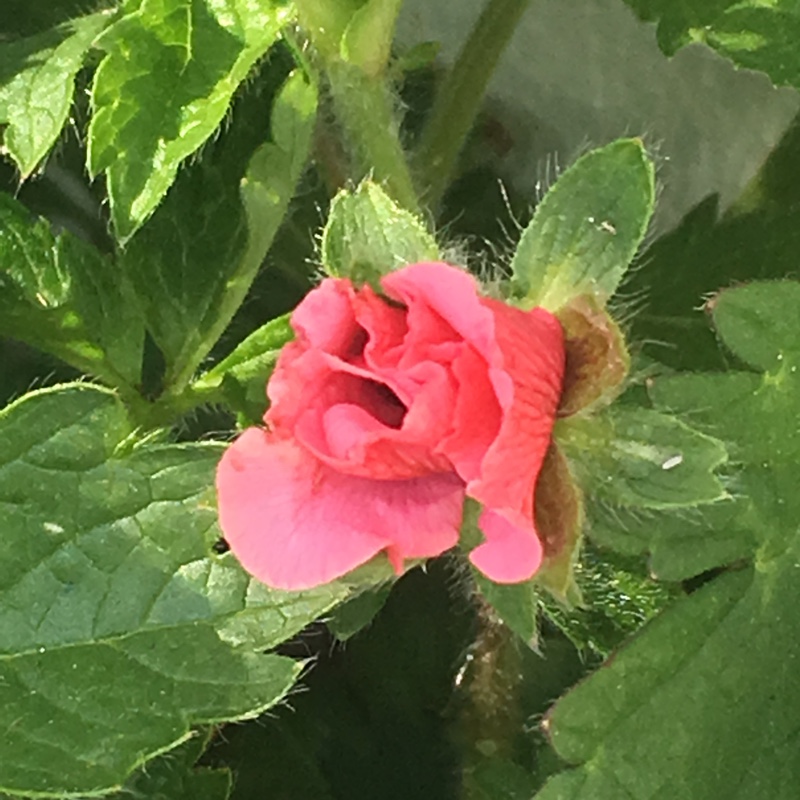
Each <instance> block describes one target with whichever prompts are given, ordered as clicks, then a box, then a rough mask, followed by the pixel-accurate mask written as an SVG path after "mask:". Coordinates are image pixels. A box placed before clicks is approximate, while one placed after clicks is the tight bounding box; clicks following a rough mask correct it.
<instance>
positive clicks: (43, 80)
mask: <svg viewBox="0 0 800 800" xmlns="http://www.w3.org/2000/svg"><path fill="white" fill-rule="evenodd" d="M110 19H111V18H110V16H109V14H106V13H99V14H92V15H90V16H87V17H81V18H79V19H75V20H72V21H70V22H68V23H65V24H63V25H60V26H59V27H57V28H53V29H52V30H50V31H47V32H46V33H41V34H37V35H36V36H31V37H29V38H27V39H19V40H17V41H11V42H7V43H5V44H0V125H3V124H4V123H5V124H6V126H7V127H6V129H5V131H4V132H3V137H2V141H3V147H4V149H5V151H6V152H7V153H8V154H9V155H10V156H11V158H12V159H13V160H14V162H15V163H16V165H17V167H18V168H19V171H20V173H21V175H22V178H23V179H24V178H27V177H28V176H29V175H30V174H31V173H32V172H33V171H34V170H35V169H36V167H37V165H38V164H39V162H40V161H41V160H42V159H43V158H44V157H45V155H46V154H47V152H48V151H49V150H50V148H51V147H52V146H53V145H54V144H55V142H56V139H57V138H58V135H59V134H60V133H61V129H62V128H63V127H64V123H65V122H66V120H67V114H68V113H69V108H70V105H71V104H72V94H73V91H74V88H75V86H74V82H75V74H76V73H77V72H78V70H79V69H80V68H81V66H82V65H83V60H84V58H85V56H86V53H87V51H88V50H89V48H90V47H91V46H92V42H93V41H94V40H95V38H96V37H97V36H98V35H99V34H100V32H101V31H102V30H103V29H104V28H105V27H106V25H108V23H109V21H110Z"/></svg>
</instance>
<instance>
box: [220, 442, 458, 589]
mask: <svg viewBox="0 0 800 800" xmlns="http://www.w3.org/2000/svg"><path fill="white" fill-rule="evenodd" d="M217 494H218V501H219V517H220V526H221V527H222V530H223V532H224V534H225V538H226V540H227V541H228V544H229V545H230V547H231V550H232V551H233V553H234V555H236V557H237V558H238V559H239V561H240V562H241V563H242V566H243V567H244V568H245V569H246V570H247V571H248V572H250V573H251V574H252V575H254V576H255V577H256V578H258V579H259V580H261V581H263V582H264V583H266V584H268V585H269V586H273V587H275V588H279V589H289V590H294V589H306V588H310V587H313V586H318V585H320V584H324V583H327V582H329V581H331V580H333V579H335V578H338V577H340V576H341V575H344V574H345V573H347V572H349V571H350V570H352V569H354V568H355V567H357V566H359V565H360V564H363V563H364V562H366V561H368V560H369V559H370V558H372V557H373V556H374V555H375V554H376V553H378V552H380V551H381V550H384V549H385V550H387V551H388V552H389V555H390V557H391V558H392V561H393V563H394V564H395V565H396V566H397V567H400V568H401V567H402V560H403V559H404V558H427V557H432V556H436V555H439V554H441V553H443V552H444V551H445V550H447V549H449V548H450V547H452V546H453V545H454V544H455V543H456V541H457V540H458V529H459V525H460V522H461V510H462V504H463V498H464V485H463V482H462V481H461V480H459V479H458V477H457V476H455V475H453V474H449V473H444V474H434V475H429V476H426V477H424V478H415V479H412V480H404V481H376V480H370V479H368V478H359V477H353V476H348V475H343V474H341V473H339V472H336V471H335V470H333V469H331V468H329V467H328V466H326V465H325V464H322V463H321V462H319V461H318V460H317V459H315V458H314V457H313V456H312V455H311V454H310V453H309V452H308V451H306V450H305V449H304V448H302V447H300V446H299V445H298V444H296V443H295V442H293V441H291V440H286V439H283V440H278V439H277V438H276V437H275V436H274V435H273V434H270V433H269V432H267V431H264V430H261V429H258V428H251V429H249V430H247V431H245V432H244V433H243V434H242V435H241V436H240V437H239V438H238V439H237V440H236V441H235V442H234V443H233V444H232V445H231V447H229V448H228V450H227V451H226V453H225V455H224V456H223V458H222V461H221V462H220V464H219V467H218V470H217Z"/></svg>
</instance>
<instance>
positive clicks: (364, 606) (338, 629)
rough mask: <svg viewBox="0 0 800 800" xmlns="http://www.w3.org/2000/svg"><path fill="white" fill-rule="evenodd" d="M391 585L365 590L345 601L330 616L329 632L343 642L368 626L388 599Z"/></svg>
mask: <svg viewBox="0 0 800 800" xmlns="http://www.w3.org/2000/svg"><path fill="white" fill-rule="evenodd" d="M391 591H392V584H391V583H386V584H383V585H382V586H376V587H374V588H369V589H365V590H364V591H363V592H359V593H358V594H356V595H355V596H354V597H351V598H350V599H349V600H346V601H345V602H344V603H342V604H341V605H340V606H338V607H337V608H336V609H335V610H334V611H333V613H332V614H331V617H330V619H329V620H328V622H327V625H328V629H329V630H330V632H331V633H332V634H333V635H334V636H335V637H336V638H337V639H338V640H339V641H340V642H344V641H346V640H347V639H349V638H350V637H351V636H355V635H356V634H357V633H358V632H359V631H360V630H361V629H362V628H365V627H366V626H367V625H369V624H370V623H371V622H372V620H373V619H375V616H376V615H377V613H378V612H379V611H380V610H381V609H382V608H383V606H384V605H385V604H386V601H387V600H388V599H389V593H390V592H391Z"/></svg>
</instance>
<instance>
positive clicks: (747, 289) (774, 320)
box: [708, 281, 800, 373]
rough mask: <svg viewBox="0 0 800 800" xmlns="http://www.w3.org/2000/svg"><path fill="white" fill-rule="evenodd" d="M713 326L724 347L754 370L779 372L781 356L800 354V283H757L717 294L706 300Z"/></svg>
mask: <svg viewBox="0 0 800 800" xmlns="http://www.w3.org/2000/svg"><path fill="white" fill-rule="evenodd" d="M708 307H709V308H710V309H711V312H712V314H713V319H714V327H715V328H716V329H717V333H718V334H719V335H720V337H722V340H723V341H724V342H725V344H726V345H727V346H728V347H729V348H730V349H731V350H732V351H733V352H734V353H735V354H736V355H737V356H739V358H741V359H742V361H744V362H745V363H747V364H749V365H750V366H752V367H755V368H756V369H760V370H765V371H768V372H777V373H780V372H781V371H782V370H783V369H784V368H788V369H791V366H789V367H784V365H783V363H782V362H783V357H784V353H785V352H787V351H789V352H790V353H798V352H800V328H798V326H797V325H795V324H794V322H795V317H796V315H797V310H798V309H799V308H800V283H796V282H794V281H776V282H772V283H767V282H759V283H753V284H750V285H749V286H742V287H738V288H736V289H728V290H723V291H722V292H720V293H719V294H718V295H717V296H716V297H715V298H713V299H712V300H710V301H709V303H708Z"/></svg>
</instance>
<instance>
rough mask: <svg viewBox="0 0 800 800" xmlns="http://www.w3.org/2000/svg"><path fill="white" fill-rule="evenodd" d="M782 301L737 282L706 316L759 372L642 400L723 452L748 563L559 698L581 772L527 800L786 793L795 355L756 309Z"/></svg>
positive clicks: (792, 687)
mask: <svg viewBox="0 0 800 800" xmlns="http://www.w3.org/2000/svg"><path fill="white" fill-rule="evenodd" d="M797 292H798V287H797V285H796V284H794V285H792V284H790V283H788V282H783V283H772V284H753V285H752V286H745V287H741V288H737V289H731V290H728V291H727V292H726V293H723V296H722V297H721V298H719V302H717V304H716V306H715V308H714V316H715V321H717V322H718V323H719V329H720V331H723V330H725V331H726V333H725V334H723V338H724V341H725V343H726V344H727V345H728V346H729V347H730V348H731V350H733V352H735V353H736V354H737V355H740V357H742V358H743V359H744V360H751V361H761V360H762V359H763V360H765V363H766V361H769V360H771V354H775V348H776V346H777V347H778V351H779V352H780V354H782V355H783V358H782V359H780V361H778V360H777V358H775V359H774V360H772V363H773V368H772V369H771V370H770V371H768V372H766V373H765V374H763V375H757V374H754V373H735V372H734V373H730V374H728V375H723V374H716V375H686V376H678V377H675V378H669V379H665V380H662V381H658V382H656V384H655V387H654V389H653V397H654V400H655V401H656V402H657V403H658V404H659V405H660V406H662V407H664V408H667V409H669V410H671V411H679V412H682V413H684V414H685V413H689V412H691V414H692V419H693V421H694V422H696V423H697V424H701V425H703V427H704V428H706V429H707V430H708V431H709V432H710V433H711V434H713V435H717V436H723V435H724V436H725V438H726V440H727V441H728V442H729V449H730V451H731V455H732V458H733V459H735V460H736V461H737V462H738V463H739V464H740V465H741V467H740V472H739V473H738V474H737V490H738V492H739V494H740V499H739V501H738V505H737V508H736V513H737V517H738V519H737V524H738V526H739V527H741V528H743V529H746V530H747V531H749V533H750V535H751V542H752V548H753V549H752V553H751V554H752V555H753V556H754V564H753V566H748V567H745V568H740V569H738V570H735V571H729V572H726V573H725V574H723V575H722V576H721V577H718V578H716V579H715V580H713V581H711V582H709V583H707V584H706V585H705V586H703V587H702V588H701V589H699V590H698V591H696V592H695V593H694V594H692V595H691V596H689V597H687V598H685V599H683V600H681V601H679V602H677V603H676V604H675V605H674V606H673V607H672V608H670V609H669V610H668V611H667V612H665V613H664V614H663V615H662V616H661V617H659V618H658V619H656V620H654V621H653V622H652V623H651V624H650V625H649V626H648V627H647V628H646V629H645V630H644V631H643V632H642V634H640V636H639V637H637V639H636V640H635V641H634V642H633V643H631V644H630V645H629V646H628V647H627V648H625V649H623V650H622V651H621V652H620V653H618V654H617V655H616V656H615V658H614V660H613V661H612V662H610V663H609V664H608V665H607V666H606V667H604V668H602V669H601V670H599V671H598V672H597V673H596V674H595V675H594V676H593V677H592V678H590V679H589V680H588V681H586V682H585V683H584V684H582V685H581V686H579V687H578V688H577V689H575V690H574V691H573V692H571V693H570V694H569V695H567V697H566V698H564V699H563V700H562V701H560V703H559V704H558V705H557V706H556V709H555V711H554V713H553V715H552V717H551V719H550V721H549V725H550V728H551V731H552V737H553V743H554V745H555V747H556V749H557V750H558V751H559V753H560V754H561V755H562V757H564V758H565V759H567V760H568V761H570V762H572V763H576V764H582V765H583V766H581V767H579V768H577V769H576V770H574V771H572V772H568V773H566V774H564V775H560V776H558V777H556V778H554V779H553V780H552V781H551V782H550V783H549V784H548V785H547V787H546V788H545V789H544V790H543V791H542V792H541V793H540V794H539V795H538V796H537V800H555V798H558V799H559V800H561V798H564V797H570V798H574V799H575V800H584V798H585V800H603V799H604V798H618V797H619V796H620V794H624V796H625V797H629V798H631V800H639V798H642V800H644V798H648V800H651V798H655V797H659V798H660V797H664V798H668V797H670V798H671V797H691V798H692V799H693V800H716V798H719V797H726V798H727V797H729V798H733V799H734V800H738V798H741V799H742V800H744V798H747V799H748V800H750V799H751V798H765V800H766V798H769V800H790V798H792V797H794V795H795V794H796V789H797V784H796V777H797V774H798V772H800V747H798V727H797V718H798V709H800V684H798V682H797V680H796V676H795V672H796V670H795V668H794V665H795V664H796V663H798V660H799V659H800V644H799V643H798V638H797V636H796V629H797V624H798V618H797V609H798V608H800V582H798V580H797V564H798V563H800V535H799V534H798V529H797V519H798V517H800V498H799V497H798V494H797V488H796V487H797V482H798V479H799V478H800V475H798V463H800V431H798V428H797V424H796V421H797V418H798V416H800V402H798V397H800V379H798V377H797V372H796V370H795V369H794V368H795V367H797V366H798V365H800V343H798V340H797V334H796V330H795V323H794V320H793V319H792V318H789V319H787V318H785V317H781V316H780V315H775V316H774V318H772V319H770V318H769V316H768V315H764V314H761V313H760V312H761V311H762V310H763V309H764V308H767V307H772V308H776V309H777V308H779V307H780V304H781V302H782V299H783V297H791V296H795V297H796V296H797ZM726 295H727V296H726ZM753 320H756V321H757V322H756V324H753ZM728 337H730V338H728ZM746 356H747V358H745V357H746Z"/></svg>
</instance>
